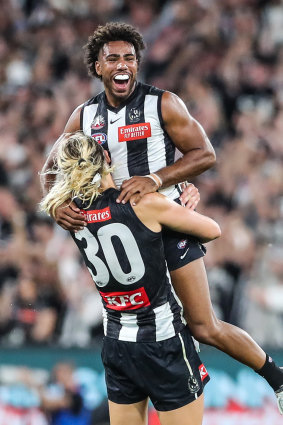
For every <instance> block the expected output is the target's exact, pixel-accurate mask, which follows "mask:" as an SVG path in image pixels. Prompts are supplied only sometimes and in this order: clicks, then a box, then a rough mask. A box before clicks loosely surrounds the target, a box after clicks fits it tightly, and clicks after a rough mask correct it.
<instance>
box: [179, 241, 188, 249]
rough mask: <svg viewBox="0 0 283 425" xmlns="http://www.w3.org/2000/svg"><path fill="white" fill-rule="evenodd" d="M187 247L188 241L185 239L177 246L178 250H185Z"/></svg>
mask: <svg viewBox="0 0 283 425" xmlns="http://www.w3.org/2000/svg"><path fill="white" fill-rule="evenodd" d="M186 245H187V239H183V240H182V241H180V242H179V243H178V244H177V247H178V249H183V248H185V246H186Z"/></svg>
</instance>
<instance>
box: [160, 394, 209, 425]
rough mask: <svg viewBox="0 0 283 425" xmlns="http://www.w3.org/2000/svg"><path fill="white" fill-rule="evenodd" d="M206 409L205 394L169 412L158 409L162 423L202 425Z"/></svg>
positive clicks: (167, 424)
mask: <svg viewBox="0 0 283 425" xmlns="http://www.w3.org/2000/svg"><path fill="white" fill-rule="evenodd" d="M203 411H204V398H203V394H202V395H201V396H200V397H198V398H197V399H196V400H194V401H193V402H192V403H189V404H186V405H185V406H183V407H180V408H179V409H175V410H169V411H167V412H160V411H157V414H158V417H159V420H160V423H161V425H176V424H178V425H201V424H202V419H203Z"/></svg>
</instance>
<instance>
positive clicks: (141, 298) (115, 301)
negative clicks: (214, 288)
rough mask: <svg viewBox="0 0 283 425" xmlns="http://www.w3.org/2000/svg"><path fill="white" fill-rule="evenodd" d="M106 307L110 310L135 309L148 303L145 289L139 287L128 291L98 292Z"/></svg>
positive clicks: (146, 305)
mask: <svg viewBox="0 0 283 425" xmlns="http://www.w3.org/2000/svg"><path fill="white" fill-rule="evenodd" d="M99 293H100V295H101V296H102V298H103V300H104V302H105V304H106V307H107V308H110V309H111V310H118V311H126V310H136V309H137V308H141V307H148V306H149V305H150V302H149V299H148V296H147V294H146V292H145V289H144V288H143V287H142V288H139V289H135V290H134V291H129V292H100V291H99Z"/></svg>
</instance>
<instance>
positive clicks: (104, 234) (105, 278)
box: [74, 223, 145, 287]
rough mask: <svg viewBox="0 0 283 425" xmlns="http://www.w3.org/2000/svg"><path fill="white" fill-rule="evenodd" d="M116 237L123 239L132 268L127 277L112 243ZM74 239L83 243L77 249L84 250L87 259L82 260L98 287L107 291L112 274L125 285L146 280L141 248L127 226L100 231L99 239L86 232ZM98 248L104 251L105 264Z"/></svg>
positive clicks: (80, 233)
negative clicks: (99, 255)
mask: <svg viewBox="0 0 283 425" xmlns="http://www.w3.org/2000/svg"><path fill="white" fill-rule="evenodd" d="M114 236H116V237H118V238H119V239H120V242H121V244H122V245H123V248H124V250H125V254H126V256H127V259H128V262H129V264H130V267H131V270H130V271H129V272H128V273H125V272H124V271H123V270H122V268H121V265H120V263H119V260H118V257H117V254H116V252H115V249H114V246H113V243H112V238H113V237H114ZM74 237H75V239H77V240H78V241H80V242H79V243H78V245H79V246H80V248H83V250H84V253H85V255H83V257H84V260H85V263H86V266H87V268H88V270H89V271H90V274H91V276H92V278H93V280H94V281H95V283H96V284H97V286H99V287H104V286H106V285H107V283H108V282H109V279H110V274H109V271H110V272H111V274H112V276H113V277H114V279H115V280H116V281H118V282H119V283H121V284H122V285H131V284H133V283H135V282H137V281H138V280H140V279H141V278H142V277H143V275H144V273H145V266H144V262H143V259H142V257H141V253H140V250H139V247H138V245H137V242H136V240H135V238H134V235H133V234H132V232H131V230H130V229H129V228H128V227H127V226H125V225H124V224H121V223H111V224H106V225H105V226H103V227H101V228H100V229H99V230H98V232H97V238H96V237H95V236H94V235H93V234H92V233H91V232H90V231H89V230H88V229H87V228H84V229H83V230H81V231H80V232H78V233H75V235H74ZM99 246H101V249H102V251H103V254H104V257H105V260H106V264H105V262H104V261H102V259H101V258H100V257H98V256H97V253H98V251H99ZM107 266H108V267H107Z"/></svg>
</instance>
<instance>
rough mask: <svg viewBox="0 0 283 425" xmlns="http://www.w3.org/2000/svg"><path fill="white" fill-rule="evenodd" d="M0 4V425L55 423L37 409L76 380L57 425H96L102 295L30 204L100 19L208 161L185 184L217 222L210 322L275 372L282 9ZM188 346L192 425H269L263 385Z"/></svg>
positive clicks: (21, 0)
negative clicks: (139, 56) (238, 331)
mask: <svg viewBox="0 0 283 425" xmlns="http://www.w3.org/2000/svg"><path fill="white" fill-rule="evenodd" d="M0 6H1V14H0V92H1V96H0V346H1V350H0V425H5V424H13V425H14V424H15V425H21V424H23V423H25V424H26V425H33V424H36V425H41V424H42V425H45V424H46V423H52V424H54V425H64V424H67V422H66V415H65V418H64V415H62V416H61V417H58V415H57V418H55V419H53V420H51V419H50V409H51V407H50V405H49V407H46V409H45V411H44V412H42V411H41V410H40V408H39V406H40V403H41V402H43V401H42V400H45V403H47V402H46V400H47V399H48V400H51V399H54V398H55V399H57V400H58V399H59V398H60V397H63V396H64V391H65V390H66V388H69V387H73V386H74V385H80V388H81V395H82V400H79V401H78V400H77V402H78V403H77V406H80V404H79V402H80V401H83V403H84V407H85V408H86V409H85V410H84V409H82V410H81V415H80V421H81V422H79V419H78V418H79V416H77V422H75V419H74V418H73V419H72V422H71V423H72V424H73V425H75V424H85V425H87V424H91V425H95V424H98V423H107V415H106V408H105V386H104V381H103V371H102V365H101V361H100V344H101V338H102V330H101V306H100V300H99V298H98V294H97V293H96V291H95V289H94V286H93V284H92V283H91V281H90V278H89V276H88V273H87V272H86V271H85V269H84V267H83V265H82V262H81V259H80V257H79V255H78V253H77V250H76V247H75V246H74V244H73V242H72V241H71V240H70V238H69V237H68V235H67V234H66V233H65V232H64V231H63V230H62V229H60V228H59V227H58V226H55V225H54V223H53V222H52V221H50V220H49V219H48V218H46V217H45V216H43V215H41V214H39V213H38V212H37V204H38V202H39V200H40V197H41V192H40V186H39V177H38V171H39V170H40V169H41V167H42V165H43V162H44V159H45V157H46V155H47V153H48V151H49V150H50V148H51V146H52V145H53V143H54V141H55V140H56V138H57V137H58V136H59V135H60V133H61V132H62V130H63V127H64V125H65V122H66V120H67V118H68V117H69V115H70V113H71V112H72V111H73V109H74V108H75V107H76V106H77V105H79V104H80V103H82V102H84V101H85V100H86V99H88V98H89V97H91V96H92V95H94V94H95V93H97V92H99V91H100V90H101V84H100V82H99V81H92V80H90V79H89V77H88V76H87V72H86V68H85V66H84V63H83V55H82V46H83V45H84V44H85V43H86V40H87V38H88V36H89V35H90V34H91V33H92V32H93V30H94V29H95V28H96V26H97V25H98V24H103V23H105V22H107V21H110V20H114V21H124V22H128V23H131V24H133V25H136V26H137V27H138V29H139V30H140V31H141V32H142V34H143V35H144V37H145V40H146V43H147V46H148V48H147V51H146V52H145V54H144V58H143V63H142V65H141V69H140V79H141V80H143V81H145V82H147V83H149V84H153V85H156V86H158V87H160V88H165V89H167V90H171V91H173V92H175V93H177V94H178V95H179V96H180V97H181V98H182V99H183V100H184V101H185V103H186V105H187V106H188V108H189V110H190V112H191V113H192V115H193V116H194V117H195V118H197V119H198V120H199V121H200V123H201V124H202V125H203V126H204V128H205V130H206V132H207V134H208V136H209V137H210V139H211V141H212V143H213V145H214V147H215V150H216V153H217V166H216V167H215V168H214V169H213V170H210V171H208V172H206V173H204V174H203V175H202V176H200V177H199V178H198V179H196V180H195V181H194V183H195V184H196V185H197V187H198V188H199V190H200V193H201V202H200V205H199V206H198V211H200V212H205V213H206V214H208V215H211V216H212V217H214V218H215V219H216V220H217V221H218V222H219V224H220V226H221V228H222V237H221V238H220V239H219V240H217V241H215V242H211V243H210V244H209V245H208V254H207V256H206V258H205V262H206V267H207V271H208V277H209V282H210V288H211V296H212V299H213V304H214V308H215V310H216V312H217V315H218V317H220V318H222V319H224V320H226V321H229V322H231V323H235V324H237V325H239V326H241V327H243V328H244V329H246V330H247V331H248V332H249V333H250V334H251V335H252V336H253V337H254V338H255V339H256V340H257V341H258V342H259V343H260V344H261V345H262V346H263V347H264V348H265V349H266V350H267V351H268V352H270V353H271V354H273V355H274V358H275V360H276V361H277V362H279V363H280V362H281V364H283V332H282V329H283V322H282V317H283V316H282V313H283V261H282V260H283V250H282V242H283V223H282V221H283V167H282V157H283V142H282V133H283V2H282V1H280V0H270V1H267V0H172V1H170V0H167V1H161V0H159V1H158V0H143V1H133V0H93V1H91V0H60V1H56V0H9V1H4V0H1V1H0ZM201 349H202V352H201V357H202V359H203V360H204V361H205V363H206V366H207V368H208V370H209V372H210V374H211V377H212V380H211V382H210V383H209V385H208V386H207V387H206V393H205V394H206V414H205V421H204V424H205V425H214V424H217V425H234V424H237V425H241V424H249V425H251V424H255V425H263V424H264V425H276V424H277V423H278V424H279V421H280V417H279V414H278V413H277V411H276V408H275V401H274V395H273V393H272V391H271V390H270V389H269V387H268V386H267V385H266V384H265V383H264V381H263V380H262V379H261V378H259V377H258V376H257V375H256V374H254V373H253V372H252V371H250V370H249V369H248V368H244V367H242V366H241V365H240V364H239V363H237V362H236V361H234V360H232V359H230V358H228V357H227V356H225V355H223V354H222V353H219V352H217V351H216V350H213V349H209V348H208V347H204V346H202V347H201ZM46 406H48V403H47V404H46ZM83 413H84V414H83ZM152 415H153V417H152V418H151V420H150V422H151V424H154V423H156V420H155V418H154V413H152ZM46 418H48V422H47V419H46ZM281 420H282V419H281ZM56 421H57V422H56Z"/></svg>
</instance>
